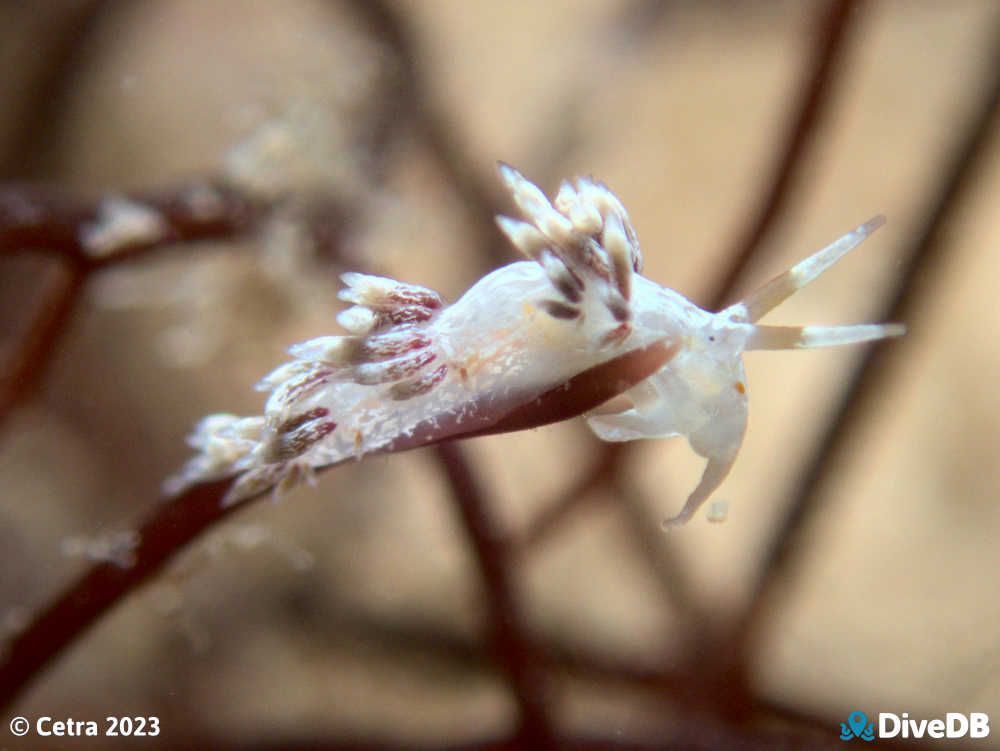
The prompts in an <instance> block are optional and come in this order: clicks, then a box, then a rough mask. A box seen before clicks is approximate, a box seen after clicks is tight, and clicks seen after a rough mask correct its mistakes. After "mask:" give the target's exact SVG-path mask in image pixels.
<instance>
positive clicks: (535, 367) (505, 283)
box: [166, 164, 903, 526]
mask: <svg viewBox="0 0 1000 751" xmlns="http://www.w3.org/2000/svg"><path fill="white" fill-rule="evenodd" d="M500 176H501V178H502V179H503V181H504V183H505V184H506V186H507V188H508V189H509V190H510V192H511V194H512V196H513V199H514V202H515V203H516V204H517V207H518V209H519V210H520V212H521V214H522V216H523V217H524V220H523V221H521V220H516V219H511V218H508V217H498V219H497V221H498V224H499V226H500V229H501V230H502V231H503V232H504V234H506V235H507V237H508V238H509V239H510V240H511V242H512V243H513V244H514V246H515V247H517V248H518V250H520V251H521V252H522V253H523V254H524V255H525V256H527V257H528V258H529V259H530V260H529V261H521V262H519V263H513V264H511V265H509V266H505V267H503V268H500V269H497V270H496V271H494V272H492V273H491V274H488V275H487V276H485V277H484V278H483V279H481V280H479V281H478V282H477V283H476V284H475V285H474V286H473V287H472V288H471V289H469V291H468V292H466V293H465V294H464V295H463V296H462V297H461V298H460V299H459V300H458V301H457V302H455V303H453V304H451V305H446V304H445V302H444V300H443V299H442V298H441V297H440V295H438V294H437V293H436V292H434V291H432V290H429V289H427V288H425V287H419V286H416V285H412V284H404V283H401V282H397V281H394V280H392V279H386V278H383V277H376V276H369V275H365V274H357V273H348V274H344V275H343V277H342V278H343V280H344V282H345V284H346V288H345V289H344V290H342V291H341V292H340V298H341V299H342V300H345V301H346V302H349V303H352V304H353V306H354V307H351V308H348V309H347V310H345V311H343V312H342V313H341V314H340V315H339V316H338V317H337V320H338V322H339V323H340V324H341V326H343V327H344V328H345V329H346V330H347V331H348V334H347V335H344V336H325V337H320V338H318V339H312V340H310V341H307V342H303V343H301V344H297V345H294V346H293V347H291V348H290V349H289V352H290V354H291V355H292V357H293V359H292V360H291V361H290V362H288V363H286V364H285V365H282V366H281V367H279V368H278V369H276V370H275V371H274V372H272V373H271V374H270V375H269V376H267V377H266V378H265V379H264V380H263V381H261V382H260V384H258V388H259V389H262V390H267V391H270V392H271V394H270V398H269V399H268V400H267V404H266V406H265V409H264V415H263V416H262V417H248V418H240V417H237V416H235V415H225V414H223V415H211V416H209V417H206V418H205V419H204V420H202V421H201V423H199V425H198V427H197V428H196V430H195V433H194V434H193V435H192V437H191V439H190V443H191V445H192V446H194V447H195V448H197V449H199V450H200V453H199V454H198V455H197V456H195V457H194V458H193V459H191V460H190V461H189V462H188V463H187V465H186V466H185V467H184V468H183V469H182V471H181V472H180V473H179V474H178V475H177V476H175V477H174V478H171V479H170V480H168V482H167V487H166V489H167V490H168V492H171V493H176V492H179V491H181V490H183V489H184V488H186V487H187V486H189V485H192V484H194V483H197V482H201V481H204V480H209V479H216V478H219V477H224V476H227V475H231V474H238V473H239V474H240V475H241V476H240V477H239V479H238V480H237V481H236V482H235V483H234V484H233V486H232V487H231V488H230V490H229V493H228V494H227V496H226V501H225V502H226V503H233V502H236V501H239V500H241V499H243V498H247V497H250V496H252V495H255V494H257V493H259V492H260V491H262V490H266V489H268V488H274V489H275V490H276V491H281V490H284V489H285V488H287V487H289V486H291V485H294V484H295V483H296V482H298V481H300V480H302V479H306V480H311V479H312V473H313V470H314V469H315V468H316V467H320V466H326V465H330V464H335V463H337V462H341V461H344V460H346V459H351V458H360V457H362V456H364V455H365V454H369V453H373V452H384V451H397V450H403V449H407V448H413V447H415V446H419V445H425V444H428V443H433V442H436V441H439V440H443V439H445V438H453V437H460V436H468V435H476V434H482V433H488V432H499V431H500V430H503V429H514V428H513V427H511V426H514V427H530V426H531V425H535V424H543V423H544V422H551V421H553V420H555V419H562V418H564V417H567V416H572V415H574V414H579V413H580V412H582V411H584V410H587V409H590V408H591V407H594V406H596V405H597V404H598V403H600V402H603V401H605V400H607V399H609V398H610V397H611V396H614V395H615V394H618V393H621V392H624V394H625V396H627V397H628V398H629V400H630V402H631V404H630V405H629V406H628V407H627V408H625V409H624V410H622V411H618V412H613V413H606V414H590V415H589V416H588V417H587V420H588V422H589V424H590V427H591V428H592V429H593V430H594V432H595V433H596V434H597V435H598V436H599V437H600V438H602V439H604V440H606V441H630V440H634V439H637V438H664V437H669V436H686V437H687V438H688V440H689V441H690V444H691V447H692V448H693V449H694V450H695V452H697V453H698V454H699V455H700V456H703V457H705V458H706V459H707V460H708V463H707V465H706V468H705V472H704V475H703V476H702V479H701V482H700V483H699V484H698V486H697V487H696V488H695V490H694V491H693V492H692V493H691V495H690V496H689V497H688V499H687V502H686V504H685V505H684V508H683V510H682V511H681V512H680V513H679V514H678V515H677V516H675V517H672V518H671V519H668V520H666V521H665V522H664V524H665V525H667V526H671V525H675V524H681V523H684V522H685V521H687V520H688V519H689V518H690V517H691V516H692V515H693V514H694V512H695V511H697V509H698V508H699V507H700V506H701V504H702V503H704V501H705V500H706V499H707V498H708V497H709V496H710V495H711V494H712V493H713V492H714V491H715V489H716V488H717V487H718V486H719V485H720V484H721V482H722V481H723V480H724V479H725V477H726V475H727V474H728V473H729V470H730V468H731V467H732V465H733V462H734V461H735V459H736V454H737V452H738V451H739V447H740V444H741V442H742V440H743V434H744V432H745V430H746V423H747V387H746V379H745V376H744V372H743V362H742V357H741V356H742V353H743V352H744V351H746V350H750V349H795V348H801V347H819V346H827V345H834V344H849V343H853V342H863V341H869V340H873V339H881V338H885V337H889V336H898V335H900V334H902V333H903V327H902V326H899V325H895V324H885V325H858V326H831V327H814V326H803V327H774V326H760V325H757V323H756V322H757V321H758V320H759V319H760V318H761V317H762V316H763V315H764V314H765V313H767V312H768V311H769V310H771V309H772V308H774V307H775V306H776V305H778V304H779V303H780V302H782V301H783V300H785V299H786V298H787V297H788V296H789V295H791V294H792V293H794V292H795V291H796V290H798V289H800V288H801V287H803V286H805V285H806V284H808V283H809V282H810V281H812V280H813V279H815V278H816V277H817V276H819V274H821V273H822V272H823V271H825V270H826V269H828V268H829V267H830V266H832V265H833V264H834V263H835V262H836V261H838V260H839V259H840V258H842V257H843V256H844V255H845V254H846V253H847V252H848V251H849V250H851V249H852V248H854V247H855V246H856V245H858V243H860V242H861V241H862V240H863V239H864V238H865V237H866V236H867V235H868V234H869V233H871V232H872V231H873V230H875V229H876V228H877V227H879V226H880V225H881V224H882V222H883V220H882V218H881V217H876V218H875V219H872V220H871V221H869V222H867V223H865V224H863V225H861V226H860V227H858V228H857V229H856V230H854V231H853V232H849V233H848V234H846V235H844V236H843V237H842V238H840V239H839V240H837V241H836V242H834V243H833V244H832V245H830V246H828V247H827V248H824V249H823V250H821V251H819V252H818V253H816V254H815V255H813V256H811V257H810V258H808V259H806V260H805V261H803V262H801V263H800V264H798V265H797V266H795V267H794V268H792V269H791V270H789V271H787V272H785V273H784V274H782V275H780V276H778V277H776V278H775V279H773V280H772V281H770V282H769V283H768V284H766V285H764V286H763V287H761V288H760V289H759V290H758V291H756V292H754V293H753V294H752V295H750V297H748V298H747V299H746V300H744V301H743V302H740V303H737V304H736V305H733V306H731V307H729V308H727V309H725V310H723V311H721V312H719V313H710V312H708V311H705V310H702V309H701V308H699V307H697V306H696V305H694V304H693V303H691V302H689V301H688V300H686V299H685V298H684V297H682V296H681V295H680V294H678V293H677V292H674V291H673V290H670V289H666V288H664V287H661V286H660V285H658V284H656V283H655V282H652V281H650V280H649V279H646V278H645V277H643V276H641V274H640V273H639V272H641V270H642V256H641V253H640V251H639V244H638V242H637V240H636V236H635V232H634V230H633V229H632V225H631V223H630V221H629V218H628V214H627V212H626V211H625V207H624V206H622V204H621V202H620V201H619V200H618V198H617V197H616V196H615V195H614V194H613V193H611V191H610V190H608V189H607V188H606V187H605V186H603V185H601V184H599V183H597V182H595V181H593V180H591V179H589V178H578V179H576V180H575V181H574V182H573V183H570V182H568V181H565V182H563V184H562V186H561V188H560V189H559V193H558V194H557V196H556V198H555V199H554V201H553V202H552V203H550V202H549V200H548V199H547V198H546V197H545V195H544V194H543V193H542V191H541V190H540V189H539V188H538V187H537V186H535V185H534V184H532V183H531V182H529V181H528V180H527V179H525V178H524V177H523V176H522V175H521V174H520V173H519V172H517V171H516V170H515V169H513V168H511V167H509V166H507V165H504V164H501V165H500ZM633 353H639V354H643V353H653V355H652V356H653V357H658V358H659V359H653V360H649V358H647V360H649V361H651V362H653V363H654V365H653V366H652V367H649V368H648V369H647V370H645V371H641V372H640V373H639V375H638V376H636V375H635V374H631V375H628V374H625V375H623V376H621V377H618V376H617V375H616V374H615V367H616V364H617V363H625V362H626V361H628V359H629V358H630V357H632V355H633ZM585 377H586V378H588V379H589V381H588V382H587V384H586V386H585V387H581V388H580V389H578V390H576V391H573V392H572V394H570V391H571V390H572V387H574V385H575V384H581V383H582V382H583V380H584V378H585ZM602 380H603V381H608V383H600V382H598V383H596V385H595V381H602ZM560 395H563V396H562V397H561V396H560ZM567 395H568V396H567ZM577 397H579V401H580V403H581V404H582V405H583V406H582V407H581V408H580V409H579V410H575V411H574V410H573V409H571V408H570V409H567V408H566V407H565V405H563V406H562V407H560V408H557V409H555V410H552V409H548V406H550V405H551V404H552V403H553V402H558V401H559V399H560V398H563V399H564V400H566V399H570V400H572V399H573V398H577ZM588 400H590V401H589V402H588ZM514 418H516V419H514Z"/></svg>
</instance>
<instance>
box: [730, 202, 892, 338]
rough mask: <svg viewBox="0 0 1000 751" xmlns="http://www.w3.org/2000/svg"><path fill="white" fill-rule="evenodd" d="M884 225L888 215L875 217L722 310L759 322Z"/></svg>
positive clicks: (746, 319) (745, 319) (743, 319)
mask: <svg viewBox="0 0 1000 751" xmlns="http://www.w3.org/2000/svg"><path fill="white" fill-rule="evenodd" d="M883 224H885V217H884V216H876V217H872V218H871V219H869V220H868V221H867V222H865V223H864V224H862V225H861V226H859V227H857V228H856V229H854V230H853V231H852V232H848V233H847V234H846V235H844V236H843V237H841V238H839V239H837V240H835V241H833V242H832V243H830V244H829V245H827V246H826V247H825V248H823V249H822V250H820V251H817V252H816V253H813V254H812V255H811V256H809V257H808V258H806V259H805V260H804V261H800V262H799V263H797V264H795V265H794V266H792V268H790V269H789V270H788V271H786V272H785V273H783V274H779V275H778V276H776V277H775V278H774V279H772V280H771V281H769V282H768V283H767V284H765V285H764V286H763V287H760V288H758V289H757V290H755V291H754V292H752V293H751V294H750V296H749V297H747V298H746V299H745V300H744V301H743V302H740V303H736V305H733V306H732V307H730V308H727V309H726V310H724V311H722V313H723V314H733V315H737V316H739V317H740V319H741V320H742V321H748V322H750V323H756V322H757V321H759V320H760V319H761V318H763V317H764V316H765V315H767V313H769V312H770V311H772V310H774V309H775V308H776V307H778V305H780V304H781V303H783V302H784V301H785V300H787V299H788V298H789V297H791V296H792V295H794V294H795V293H796V292H798V291H799V290H800V289H802V288H803V287H805V286H806V285H807V284H809V282H811V281H813V280H814V279H816V277H818V276H819V275H820V274H822V273H823V272H824V271H826V270H827V269H828V268H830V267H831V266H833V264H835V263H836V262H837V261H839V260H840V259H841V258H843V257H844V256H845V255H847V254H848V253H849V252H850V251H851V250H853V249H854V248H856V247H857V246H858V245H860V244H861V241H862V240H864V239H865V238H866V237H868V236H869V235H870V234H871V233H872V232H874V231H875V230H877V229H878V228H879V227H881V226H882V225H883Z"/></svg>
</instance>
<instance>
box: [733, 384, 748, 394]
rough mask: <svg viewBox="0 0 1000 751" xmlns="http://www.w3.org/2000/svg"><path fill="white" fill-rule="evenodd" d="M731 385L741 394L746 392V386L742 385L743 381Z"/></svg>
mask: <svg viewBox="0 0 1000 751" xmlns="http://www.w3.org/2000/svg"><path fill="white" fill-rule="evenodd" d="M733 385H734V386H735V387H736V390H737V391H739V392H740V393H741V394H745V393H746V392H747V387H746V386H745V385H744V383H743V381H737V382H736V383H734V384H733Z"/></svg>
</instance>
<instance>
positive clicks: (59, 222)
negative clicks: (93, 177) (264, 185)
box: [0, 179, 264, 271]
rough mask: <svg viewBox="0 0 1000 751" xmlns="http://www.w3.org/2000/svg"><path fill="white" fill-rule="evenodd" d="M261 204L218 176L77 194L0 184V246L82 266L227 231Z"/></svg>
mask: <svg viewBox="0 0 1000 751" xmlns="http://www.w3.org/2000/svg"><path fill="white" fill-rule="evenodd" d="M263 211H264V207H261V206H259V205H257V204H255V203H254V202H253V201H251V200H250V199H248V198H246V197H245V196H244V194H243V193H242V192H240V191H239V190H236V189H234V188H232V187H229V186H228V185H226V184H225V183H223V182H221V181H218V180H213V179H205V180H195V181H190V182H188V183H184V184H182V185H179V186H177V187H176V188H171V189H164V190H160V191H155V192H153V191H150V192H148V193H136V194H129V195H125V194H117V195H116V194H110V195H108V196H105V197H103V198H101V199H99V200H97V201H92V200H84V199H80V198H77V197H75V196H72V195H69V194H67V193H65V192H63V191H58V190H55V189H53V188H45V187H40V186H37V185H17V184H5V185H0V254H2V253H15V252H21V251H34V252H42V253H49V254H52V255H58V256H62V257H64V258H66V259H67V260H69V261H70V262H72V263H73V264H75V265H77V266H79V267H82V268H84V269H86V270H88V271H89V270H94V269H98V268H102V267H104V266H110V265H113V264H116V263H120V262H122V261H123V260H125V259H126V258H129V259H131V258H133V257H135V256H138V255H141V254H143V253H146V252H148V251H151V250H155V249H157V248H161V247H164V246H166V245H174V244H178V243H187V242H194V241H197V240H213V239H220V240H224V239H233V238H235V237H237V236H240V235H242V234H244V233H246V232H248V231H250V230H251V229H252V228H253V227H254V221H255V219H256V218H257V217H258V216H259V215H260V214H261V213H262V212H263Z"/></svg>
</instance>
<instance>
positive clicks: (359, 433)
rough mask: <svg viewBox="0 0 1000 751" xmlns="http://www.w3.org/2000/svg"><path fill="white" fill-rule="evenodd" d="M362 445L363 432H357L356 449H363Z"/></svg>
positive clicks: (355, 438) (355, 434)
mask: <svg viewBox="0 0 1000 751" xmlns="http://www.w3.org/2000/svg"><path fill="white" fill-rule="evenodd" d="M361 443H362V437H361V431H360V430H355V431H354V445H355V447H357V448H361Z"/></svg>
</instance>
